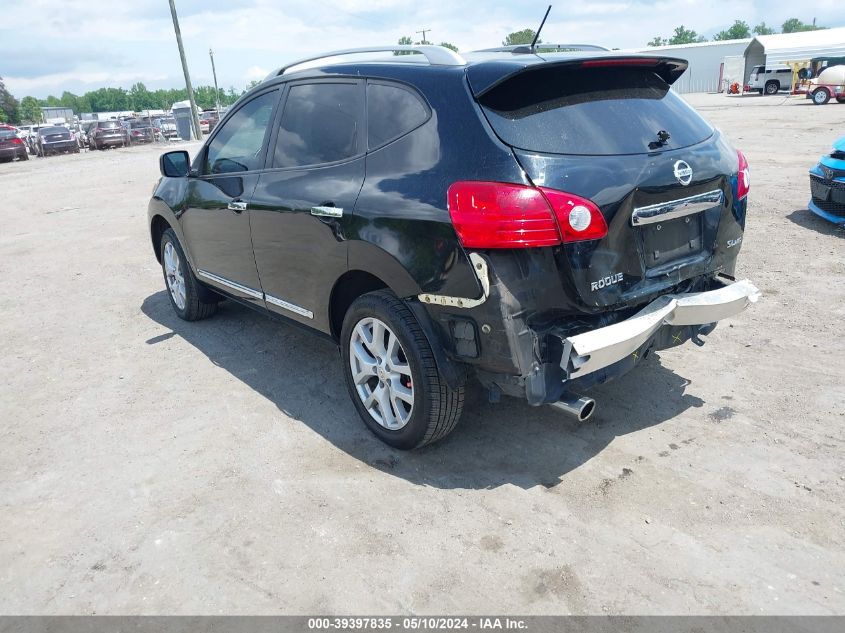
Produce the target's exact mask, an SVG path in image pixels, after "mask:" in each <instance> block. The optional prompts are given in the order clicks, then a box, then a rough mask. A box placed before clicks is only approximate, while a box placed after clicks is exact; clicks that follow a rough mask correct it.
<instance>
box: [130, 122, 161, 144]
mask: <svg viewBox="0 0 845 633" xmlns="http://www.w3.org/2000/svg"><path fill="white" fill-rule="evenodd" d="M153 141H155V132H154V131H153V126H152V125H151V124H150V122H149V121H144V120H135V121H130V122H129V142H130V144H131V143H152V142H153Z"/></svg>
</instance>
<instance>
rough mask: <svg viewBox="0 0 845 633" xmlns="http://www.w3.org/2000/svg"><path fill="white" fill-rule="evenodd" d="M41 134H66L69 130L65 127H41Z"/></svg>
mask: <svg viewBox="0 0 845 633" xmlns="http://www.w3.org/2000/svg"><path fill="white" fill-rule="evenodd" d="M38 131H39V132H41V134H68V133H69V130H68V129H67V128H66V127H42V128H41V129H40V130H38Z"/></svg>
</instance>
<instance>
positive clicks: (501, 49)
mask: <svg viewBox="0 0 845 633" xmlns="http://www.w3.org/2000/svg"><path fill="white" fill-rule="evenodd" d="M539 50H543V51H546V52H548V51H550V50H551V51H607V50H610V49H607V48H605V47H604V46H597V45H595V44H546V43H544V42H541V43H539V44H537V45H536V46H534V47H533V48H532V47H531V45H530V44H516V45H513V46H497V47H496V48H484V49H481V50H479V51H473V52H474V53H513V54H515V55H525V54H532V53H536V52H537V51H539Z"/></svg>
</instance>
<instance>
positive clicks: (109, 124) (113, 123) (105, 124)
mask: <svg viewBox="0 0 845 633" xmlns="http://www.w3.org/2000/svg"><path fill="white" fill-rule="evenodd" d="M97 126H98V127H104V128H115V127H120V123H118V122H117V121H100V122H99V123H97Z"/></svg>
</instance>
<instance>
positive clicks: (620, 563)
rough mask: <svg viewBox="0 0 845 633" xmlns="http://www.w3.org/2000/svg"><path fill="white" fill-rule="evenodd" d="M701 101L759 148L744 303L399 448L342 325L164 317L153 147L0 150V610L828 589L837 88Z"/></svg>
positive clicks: (762, 594)
mask: <svg viewBox="0 0 845 633" xmlns="http://www.w3.org/2000/svg"><path fill="white" fill-rule="evenodd" d="M690 100H691V101H692V102H693V103H694V105H696V106H697V107H699V108H700V109H701V111H702V112H703V113H704V115H705V116H707V117H708V118H709V119H710V120H711V121H713V122H714V124H716V125H717V126H719V127H720V128H721V129H722V130H724V132H725V133H727V134H728V136H729V137H730V138H731V139H732V140H733V141H734V142H735V144H736V146H737V147H739V148H741V149H742V150H744V151H745V152H746V154H747V156H748V158H749V161H750V163H751V168H752V193H751V203H750V211H749V219H748V227H747V233H746V237H745V240H744V242H743V250H742V253H741V256H740V265H739V271H738V274H739V275H741V276H743V277H746V276H747V277H749V278H751V279H752V280H753V281H754V282H755V283H757V284H758V286H759V287H760V288H761V290H762V291H763V298H762V299H761V301H760V302H759V303H757V304H756V305H755V306H753V307H752V308H751V309H750V310H748V311H747V312H745V313H743V314H742V315H740V316H738V317H737V318H734V319H731V320H729V321H727V322H724V323H723V324H722V325H721V326H720V327H719V328H718V329H717V330H716V331H715V332H714V333H713V334H712V335H710V336H709V337H708V339H707V345H706V346H705V347H704V348H703V349H699V348H697V347H695V346H691V345H687V346H685V347H683V348H679V349H676V350H671V351H667V352H663V353H660V354H659V357H654V356H652V358H650V359H649V360H648V361H646V363H645V364H644V365H642V366H641V367H640V368H639V369H638V370H637V371H635V372H634V373H632V374H629V375H628V376H626V377H624V378H622V379H620V380H619V381H617V382H616V383H612V384H610V385H606V386H604V387H602V388H599V389H595V390H593V391H592V392H591V395H592V396H593V397H595V398H596V400H598V402H599V408H598V413H597V414H596V415H595V416H594V418H593V419H592V420H591V421H589V422H588V423H585V424H581V425H579V424H577V423H574V422H571V421H569V420H567V419H565V418H564V417H562V416H561V415H560V414H558V413H556V412H555V411H553V410H551V409H550V408H540V409H534V408H530V407H528V406H527V405H525V404H524V403H522V402H520V401H516V400H511V401H506V402H503V403H502V404H500V405H489V404H486V403H483V402H476V403H474V404H473V405H472V406H470V407H469V408H468V410H467V411H466V412H465V414H464V418H463V421H462V423H461V424H460V425H459V426H458V429H457V430H456V432H455V433H454V434H453V435H452V436H451V437H450V438H449V439H448V440H447V441H445V442H443V443H441V444H438V445H435V446H433V447H430V448H428V449H425V450H422V451H419V452H414V453H401V452H398V451H394V450H391V449H389V448H387V447H385V446H384V445H382V444H381V443H379V442H378V441H377V440H376V439H375V438H374V437H372V436H371V435H370V434H369V433H368V432H367V431H366V430H365V428H364V426H363V425H362V423H361V422H360V421H359V420H358V419H357V417H356V414H355V412H354V410H353V408H352V406H351V403H350V402H349V400H348V396H347V394H346V389H345V387H344V385H343V383H342V376H341V373H340V369H339V363H338V353H337V350H336V348H334V347H333V346H332V345H331V344H330V343H327V342H325V341H322V340H321V339H318V338H316V337H313V336H311V335H310V334H308V333H306V332H304V331H301V330H299V329H294V328H292V327H289V326H285V325H281V324H278V323H275V322H271V321H269V320H268V319H266V318H264V317H262V316H261V315H258V314H255V313H252V312H250V311H248V310H247V309H245V308H241V307H239V306H236V305H232V304H231V303H226V304H224V305H223V307H222V310H221V312H220V314H219V315H218V316H217V317H215V318H214V319H211V320H209V321H204V322H200V323H191V324H189V323H183V322H180V321H179V320H178V319H177V318H176V317H175V316H174V315H173V313H172V311H171V309H170V306H169V304H168V301H167V297H166V296H165V293H164V291H163V281H162V278H161V273H160V270H159V268H158V265H157V263H156V261H155V259H154V257H153V254H152V250H151V248H150V241H149V237H148V234H147V227H146V224H145V222H146V206H147V201H148V199H149V195H150V190H151V187H152V185H153V182H154V180H155V179H156V178H157V169H158V167H157V160H156V157H157V155H158V154H159V152H160V151H161V147H145V148H142V147H135V148H130V149H126V150H110V151H107V152H91V153H87V154H81V155H78V156H61V157H54V158H48V159H37V160H31V161H29V162H28V163H10V164H3V165H0V187H2V190H3V192H4V199H5V200H6V203H5V204H4V205H2V208H0V225H2V231H0V282H2V287H3V289H4V292H3V293H2V295H0V340H2V343H3V347H2V349H3V357H2V363H0V613H4V614H34V613H47V614H87V613H99V614H104V613H109V614H124V613H132V614H154V613H182V614H188V613H190V614H213V613H267V614H272V613H285V614H307V613H325V612H331V613H358V614H373V613H399V612H415V613H444V612H445V613H468V614H482V613H489V612H495V613H522V614H545V613H555V614H565V613H577V614H584V613H597V614H602V613H609V614H666V613H682V614H713V613H716V614H724V613H743V614H787V613H788V614H797V613H813V614H833V613H839V614H842V613H845V580H843V579H845V547H843V544H845V460H843V449H845V438H843V425H845V407H843V400H845V339H843V337H842V336H841V331H842V324H843V322H845V301H843V299H845V254H843V253H845V241H843V237H845V232H843V231H842V230H839V229H836V228H834V227H833V226H831V225H829V224H827V223H825V222H823V221H822V220H819V219H816V218H815V217H814V216H812V215H811V214H810V213H809V212H808V211H807V210H806V208H805V206H806V202H807V199H808V182H807V176H806V172H807V169H808V168H809V167H810V166H811V165H813V164H814V163H815V162H816V161H817V160H818V157H819V155H821V154H822V153H823V152H825V151H826V150H828V149H829V147H830V143H831V142H832V141H833V140H834V138H836V137H838V136H841V135H842V134H843V133H845V125H843V121H845V107H844V106H841V105H838V104H829V105H827V106H824V107H814V106H812V105H809V104H806V103H804V102H803V101H800V100H797V101H796V100H787V99H785V98H782V97H776V98H772V97H768V98H756V97H752V98H742V99H740V98H729V97H725V96H717V95H696V96H693V97H692V98H691V99H690ZM195 148H196V146H195V145H191V146H190V149H192V150H193V149H195Z"/></svg>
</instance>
